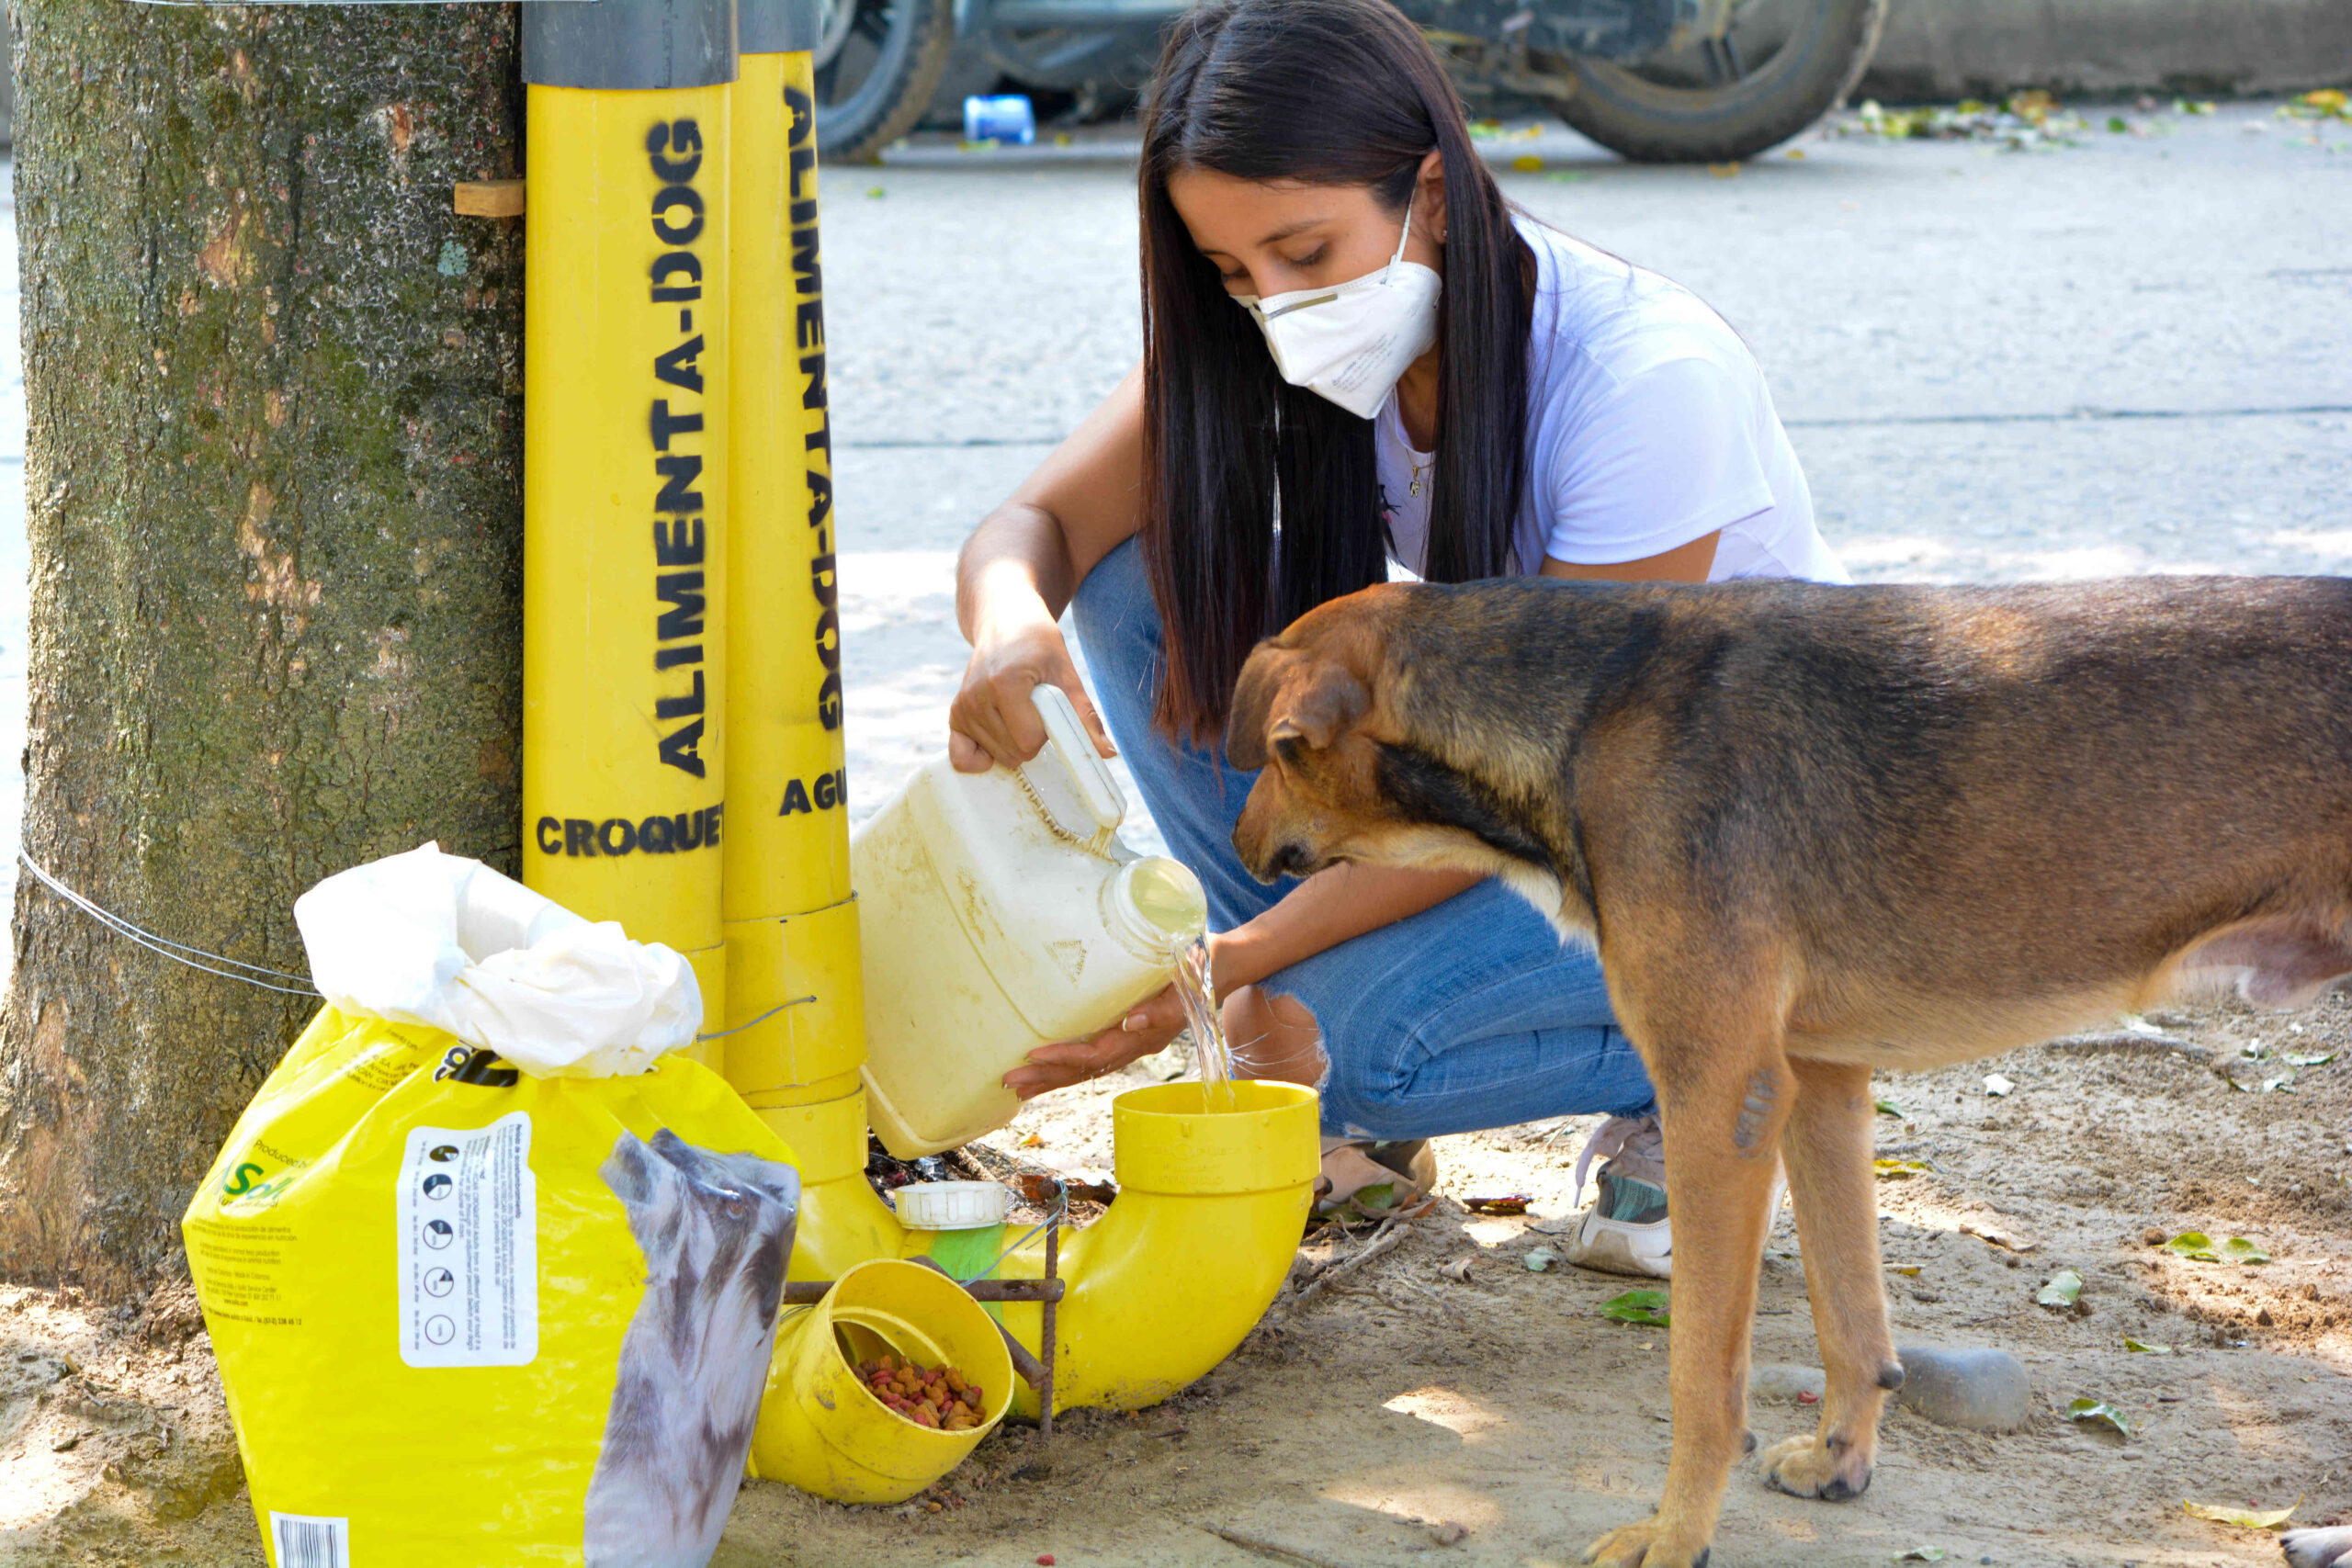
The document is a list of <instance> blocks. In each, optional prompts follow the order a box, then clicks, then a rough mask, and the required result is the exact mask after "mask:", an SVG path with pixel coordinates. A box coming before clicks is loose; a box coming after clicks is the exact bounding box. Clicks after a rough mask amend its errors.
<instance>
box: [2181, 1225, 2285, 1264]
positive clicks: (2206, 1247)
mask: <svg viewBox="0 0 2352 1568" xmlns="http://www.w3.org/2000/svg"><path fill="white" fill-rule="evenodd" d="M2165 1250H2166V1251H2168V1252H2177V1253H2178V1254H2179V1255H2180V1256H2181V1257H2183V1258H2188V1259H2189V1260H2190V1261H2191V1262H2196V1263H2247V1264H2253V1263H2267V1262H2269V1261H2270V1254H2269V1253H2267V1252H2266V1251H2264V1250H2263V1248H2262V1246H2261V1244H2260V1243H2259V1242H2254V1241H2249V1240H2247V1239H2246V1238H2245V1236H2242V1235H2233V1236H2232V1237H2230V1239H2229V1240H2227V1241H2225V1242H2222V1243H2220V1244H2218V1245H2216V1244H2215V1242H2214V1240H2213V1238H2212V1237H2211V1236H2209V1235H2206V1234H2205V1233H2204V1232H2203V1231H2183V1232H2181V1233H2180V1234H2179V1235H2177V1236H2175V1237H2173V1238H2172V1239H2171V1240H2170V1241H2168V1242H2166V1243H2165Z"/></svg>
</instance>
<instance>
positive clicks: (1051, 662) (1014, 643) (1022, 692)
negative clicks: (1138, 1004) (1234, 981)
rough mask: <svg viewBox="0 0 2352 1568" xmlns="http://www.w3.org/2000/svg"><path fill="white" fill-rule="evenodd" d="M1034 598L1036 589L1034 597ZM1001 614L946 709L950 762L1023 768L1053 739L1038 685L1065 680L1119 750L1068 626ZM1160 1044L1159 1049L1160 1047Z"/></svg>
mask: <svg viewBox="0 0 2352 1568" xmlns="http://www.w3.org/2000/svg"><path fill="white" fill-rule="evenodd" d="M1031 597H1032V598H1033V599H1034V598H1035V595H1034V594H1033V595H1031ZM1007 619H1008V620H1009V621H1010V624H1009V625H1000V624H999V623H998V621H997V618H996V617H994V616H991V617H990V620H989V624H988V625H986V626H982V627H981V628H980V631H979V635H978V636H977V637H974V638H973V639H972V657H971V660H970V661H969V662H968V663H967V664H966V665H965V666H964V685H963V689H962V690H960V691H958V692H957V693H956V700H955V701H954V702H953V703H951V704H950V705H948V709H947V760H948V761H949V762H951V763H952V764H954V766H955V768H956V772H957V773H987V772H988V771H989V766H990V765H991V764H993V763H997V762H1001V763H1003V764H1004V765H1005V766H1006V767H1017V766H1019V765H1020V764H1021V763H1023V762H1025V761H1029V759H1030V758H1032V757H1035V755H1036V754H1037V753H1038V751H1039V750H1043V749H1044V747H1045V744H1046V724H1045V721H1044V720H1043V719H1041V718H1039V717H1038V716H1037V707H1036V704H1035V701H1034V700H1033V699H1032V698H1031V697H1030V695H1029V694H1030V692H1031V691H1032V690H1034V689H1035V688H1036V687H1038V686H1046V685H1052V686H1059V687H1060V688H1061V689H1062V690H1063V691H1065V692H1067V693H1069V700H1070V703H1071V705H1073V706H1074V707H1076V708H1077V709H1078V716H1079V718H1080V721H1082V722H1083V723H1084V724H1085V726H1086V733H1087V734H1088V735H1089V736H1090V737H1091V738H1092V739H1093V741H1094V749H1095V750H1098V751H1100V752H1101V753H1102V754H1103V756H1105V757H1112V756H1116V755H1117V754H1118V752H1117V750H1116V749H1115V748H1114V747H1113V746H1112V744H1111V738H1110V736H1109V735H1108V734H1107V733H1105V732H1104V730H1103V719H1102V717H1101V716H1100V715H1098V714H1097V713H1096V712H1095V711H1094V704H1093V701H1092V700H1091V698H1089V697H1088V696H1087V694H1086V688H1085V686H1084V685H1083V684H1081V683H1080V681H1079V678H1078V666H1077V664H1076V663H1074V662H1073V661H1072V660H1071V659H1070V656H1069V644H1068V643H1066V642H1064V641H1063V640H1062V631H1061V627H1059V626H1056V625H1055V624H1054V621H1053V618H1052V617H1051V616H1050V615H1047V614H1046V606H1045V605H1044V604H1042V603H1037V604H1035V607H1034V610H1032V612H1031V613H1029V614H1027V615H1019V614H1015V615H1012V616H1009V617H1007ZM1155 1048H1156V1047H1155Z"/></svg>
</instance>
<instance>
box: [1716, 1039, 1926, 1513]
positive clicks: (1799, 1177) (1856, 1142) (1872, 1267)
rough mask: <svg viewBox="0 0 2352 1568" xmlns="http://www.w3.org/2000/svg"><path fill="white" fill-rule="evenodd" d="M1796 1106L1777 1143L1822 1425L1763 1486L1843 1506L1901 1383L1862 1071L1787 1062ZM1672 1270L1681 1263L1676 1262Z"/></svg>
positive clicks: (1867, 1463) (1854, 1493)
mask: <svg viewBox="0 0 2352 1568" xmlns="http://www.w3.org/2000/svg"><path fill="white" fill-rule="evenodd" d="M1789 1066H1791V1068H1792V1070H1793V1071H1794V1072H1795V1074H1796V1078H1797V1102H1796V1107H1795V1110H1794V1111H1792V1113H1791V1115H1790V1118H1789V1125H1788V1131H1787V1132H1786V1133H1785V1134H1783V1135H1782V1137H1781V1156H1782V1157H1783V1158H1784V1159H1786V1160H1787V1162H1788V1168H1789V1190H1790V1193H1791V1195H1792V1197H1794V1198H1795V1200H1796V1208H1797V1238H1798V1240H1799V1242H1800V1243H1801V1244H1802V1245H1803V1247H1804V1282H1805V1289H1806V1291H1807V1292H1809V1293H1810V1294H1811V1295H1812V1297H1813V1331H1814V1336H1815V1338H1816V1339H1818V1340H1819V1341H1820V1343H1821V1364H1822V1366H1823V1367H1824V1368H1825V1369H1826V1371H1827V1373H1828V1382H1827V1386H1826V1388H1825V1389H1824V1390H1823V1393H1822V1399H1821V1427H1820V1429H1819V1430H1818V1431H1816V1432H1815V1434H1814V1435H1813V1436H1812V1437H1809V1438H1790V1439H1788V1440H1787V1441H1786V1442H1783V1443H1776V1444H1774V1445H1773V1446H1772V1448H1771V1450H1770V1451H1769V1452H1768V1453H1766V1454H1765V1456H1764V1479H1765V1480H1766V1481H1767V1482H1768V1483H1770V1484H1772V1485H1773V1486H1776V1487H1778V1488H1780V1489H1781V1491H1783V1492H1790V1493H1793V1494H1795V1495H1797V1496H1800V1497H1819V1498H1821V1499H1823V1500H1824V1501H1825V1502H1830V1503H1842V1502H1844V1501H1845V1500H1846V1499H1847V1498H1849V1497H1859V1496H1860V1495H1862V1491H1863V1489H1864V1488H1865V1487H1867V1486H1869V1485H1870V1483H1871V1458H1872V1455H1873V1454H1874V1453H1875V1452H1876V1450H1877V1447H1878V1420H1879V1414H1880V1412H1881V1411H1882V1410H1883V1409H1884V1408H1885V1405H1886V1395H1887V1391H1888V1390H1890V1389H1894V1388H1898V1387H1900V1386H1901V1385H1902V1382H1903V1367H1902V1364H1901V1363H1900V1362H1898V1361H1896V1360H1895V1359H1894V1334H1893V1333H1892V1332H1891V1331H1890V1330H1889V1329H1888V1327H1887V1322H1886V1289H1885V1286H1884V1284H1883V1281H1882V1280H1881V1279H1880V1275H1879V1253H1878V1194H1877V1191H1876V1190H1875V1187H1874V1180H1875V1179H1874V1177H1873V1175H1872V1173H1871V1117H1872V1116H1873V1114H1875V1108H1874V1106H1873V1105H1872V1102H1871V1070H1870V1069H1869V1068H1868V1067H1864V1066H1842V1065H1835V1064H1831V1063H1827V1062H1806V1061H1792V1062H1791V1063H1790V1064H1789ZM1675 1262H1676V1265H1677V1267H1678V1268H1679V1266H1680V1263H1681V1259H1680V1258H1676V1259H1675Z"/></svg>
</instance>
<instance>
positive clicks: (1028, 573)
mask: <svg viewBox="0 0 2352 1568" xmlns="http://www.w3.org/2000/svg"><path fill="white" fill-rule="evenodd" d="M1077 591H1078V583H1077V581H1076V574H1075V573H1074V572H1073V571H1072V570H1070V561H1069V546H1068V544H1067V543H1066V542H1065V541H1064V539H1063V538H1062V529H1061V525H1060V524H1059V523H1057V522H1056V521H1055V519H1054V516H1053V513H1049V512H1047V511H1046V509H1045V508H1043V507H1041V506H1036V505H1034V504H1032V503H1030V502H1022V501H1008V502H1005V503H1004V504H1003V505H1002V506H1000V507H998V508H997V509H996V510H995V511H994V512H991V513H989V514H988V515H987V516H986V517H984V518H982V519H981V520H980V525H979V526H978V527H977V528H975V529H973V530H972V536H971V537H970V538H968V539H967V540H965V541H964V550H963V553H962V554H961V555H960V556H958V557H957V558H956V623H957V624H958V625H959V626H962V627H963V629H964V637H965V639H966V640H967V641H968V642H971V643H973V644H975V645H977V644H978V643H979V641H980V640H981V637H983V635H984V634H985V633H986V632H987V631H988V630H989V625H990V623H991V622H1001V621H1002V620H1003V618H1004V617H1005V616H1007V615H1012V616H1015V617H1019V618H1021V619H1028V618H1030V617H1032V616H1035V615H1039V614H1040V613H1042V615H1043V618H1044V619H1045V620H1046V622H1047V623H1048V624H1050V623H1052V622H1054V621H1057V620H1058V619H1060V618H1061V613H1062V611H1063V609H1064V608H1066V607H1067V606H1068V605H1069V598H1070V595H1071V594H1072V593H1075V592H1077Z"/></svg>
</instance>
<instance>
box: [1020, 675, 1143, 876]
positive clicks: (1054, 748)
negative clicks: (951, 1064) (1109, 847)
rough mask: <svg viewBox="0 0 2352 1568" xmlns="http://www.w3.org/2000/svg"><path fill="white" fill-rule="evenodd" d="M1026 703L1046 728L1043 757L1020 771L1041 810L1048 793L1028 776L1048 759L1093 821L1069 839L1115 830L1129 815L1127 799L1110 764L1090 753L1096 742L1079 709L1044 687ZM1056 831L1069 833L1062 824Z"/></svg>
mask: <svg viewBox="0 0 2352 1568" xmlns="http://www.w3.org/2000/svg"><path fill="white" fill-rule="evenodd" d="M1029 700H1030V701H1031V702H1032V703H1033V704H1035V705H1036V709H1037V716H1038V717H1039V718H1040V719H1042V720H1044V721H1045V725H1046V750H1045V751H1043V752H1040V753H1039V754H1038V755H1037V756H1036V757H1035V758H1033V759H1031V760H1030V761H1028V762H1025V763H1023V765H1022V767H1021V769H1020V770H1019V771H1020V773H1021V776H1022V780H1023V783H1025V784H1028V785H1029V790H1030V794H1031V795H1032V796H1033V797H1035V798H1036V799H1037V800H1038V803H1039V806H1040V807H1041V808H1042V807H1043V806H1044V799H1045V795H1046V792H1044V791H1042V790H1040V789H1038V787H1037V780H1036V778H1035V775H1034V773H1032V772H1031V770H1032V769H1035V767H1036V766H1037V765H1038V763H1039V762H1041V761H1044V760H1045V758H1046V756H1047V755H1049V754H1050V755H1051V756H1052V757H1053V759H1054V761H1056V762H1057V763H1059V764H1060V766H1061V773H1062V777H1063V778H1065V779H1067V780H1068V781H1069V786H1070V788H1071V789H1072V790H1074V791H1076V792H1077V795H1078V799H1079V804H1080V806H1081V807H1084V808H1085V810H1086V813H1087V815H1088V816H1090V817H1091V818H1093V819H1094V820H1093V822H1092V824H1091V826H1090V827H1089V828H1088V829H1086V830H1085V831H1084V832H1081V833H1074V834H1073V835H1072V836H1073V837H1076V838H1080V839H1091V838H1092V837H1093V836H1094V835H1095V834H1097V833H1101V832H1107V831H1108V830H1109V829H1113V828H1116V827H1117V826H1118V825H1119V823H1120V821H1121V819H1122V818H1125V816H1126V814H1127V803H1126V799H1125V796H1123V795H1120V793H1119V781H1118V778H1117V776H1116V775H1114V773H1112V772H1111V768H1110V764H1109V763H1107V762H1105V761H1103V758H1102V756H1101V755H1100V754H1099V753H1098V752H1096V750H1094V739H1093V737H1091V736H1090V735H1088V734H1087V733H1086V726H1085V725H1084V724H1083V723H1082V722H1081V721H1080V718H1079V716H1078V708H1077V707H1076V705H1073V704H1072V703H1071V702H1070V700H1069V693H1067V692H1065V691H1063V690H1062V689H1061V688H1060V687H1059V686H1057V685H1053V684H1051V683H1050V682H1047V683H1045V684H1040V685H1037V686H1035V687H1032V688H1031V689H1030V693H1029ZM1046 816H1047V817H1049V818H1050V817H1051V816H1052V812H1051V811H1047V812H1046ZM1054 826H1056V827H1057V828H1059V829H1062V830H1063V831H1064V832H1070V831H1071V829H1069V826H1068V825H1067V824H1064V823H1060V822H1056V823H1055V824H1054Z"/></svg>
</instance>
